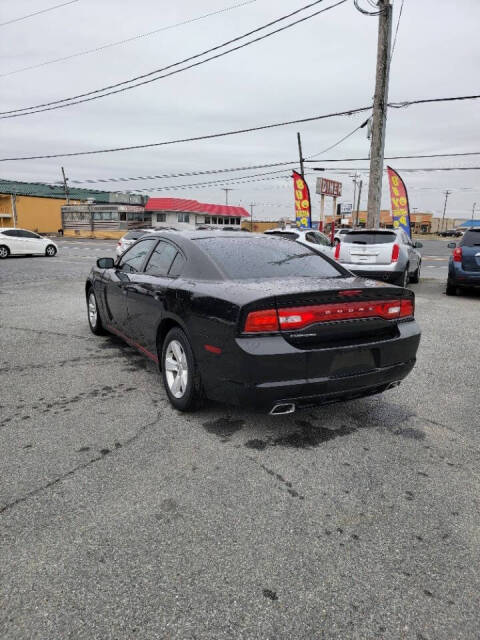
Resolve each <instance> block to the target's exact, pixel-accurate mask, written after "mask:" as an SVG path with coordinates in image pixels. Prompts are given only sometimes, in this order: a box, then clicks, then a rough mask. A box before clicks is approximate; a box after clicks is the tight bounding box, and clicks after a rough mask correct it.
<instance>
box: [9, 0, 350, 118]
mask: <svg viewBox="0 0 480 640" xmlns="http://www.w3.org/2000/svg"><path fill="white" fill-rule="evenodd" d="M321 2H324V0H315V2H311V3H310V4H307V5H305V6H303V7H301V8H300V9H296V10H295V11H292V12H290V13H289V14H286V15H284V16H281V17H280V18H277V19H275V20H272V21H270V22H268V23H266V24H264V25H262V26H260V27H257V28H256V29H253V30H251V31H249V32H246V33H244V34H242V35H240V36H237V37H236V38H232V39H231V40H227V41H225V42H223V43H221V44H219V45H216V46H215V47H211V48H210V49H206V50H205V51H202V52H200V53H197V54H195V55H193V56H190V57H188V58H184V59H183V60H180V61H178V62H175V63H173V64H170V65H167V66H165V67H161V68H159V69H154V70H153V71H149V72H148V73H144V74H142V75H139V76H135V77H133V78H130V79H128V80H123V81H121V82H117V83H115V84H111V85H106V86H104V87H101V88H100V89H94V90H92V91H88V92H85V93H80V94H77V95H75V96H70V97H69V98H62V99H59V100H53V101H50V102H44V103H40V104H37V105H31V106H29V107H21V108H19V109H10V110H8V111H0V116H1V119H5V118H15V117H21V116H24V115H31V114H33V113H41V112H43V111H52V110H56V109H63V108H65V107H68V106H72V105H74V104H80V103H83V102H90V101H92V100H98V99H100V98H104V97H106V96H109V95H113V94H117V93H122V92H124V91H129V90H130V89H134V88H136V87H139V86H142V85H145V84H149V83H151V82H156V81H157V80H161V79H163V78H167V77H169V76H172V75H175V74H178V73H182V72H183V71H187V70H188V69H192V68H194V67H198V66H200V65H202V64H205V63H206V62H210V61H211V60H215V59H217V58H221V57H223V56H226V55H228V54H229V53H232V52H234V51H238V50H240V49H243V48H244V47H248V46H250V45H251V44H254V43H256V42H260V41H261V40H265V39H266V38H269V37H270V36H272V35H275V34H277V33H280V32H282V31H285V30H286V29H290V28H291V27H293V26H296V25H297V24H300V23H302V22H305V21H306V20H310V19H311V18H314V17H315V16H317V15H319V14H321V13H324V12H326V11H329V10H330V9H333V8H335V7H337V6H339V5H342V4H345V2H347V0H339V1H338V2H337V3H335V4H333V5H330V6H329V7H326V8H325V9H320V10H318V11H316V12H314V13H312V14H310V15H308V16H304V17H303V18H299V19H298V20H295V21H293V22H291V23H289V24H287V25H285V26H283V27H279V28H278V29H274V30H273V31H270V32H269V33H266V34H264V35H262V36H258V37H257V38H253V39H252V40H249V41H248V42H244V43H242V44H240V45H237V46H235V47H232V48H231V49H227V50H226V51H222V52H221V53H217V54H215V55H213V56H210V57H208V58H205V59H203V60H200V61H198V62H195V63H192V64H189V65H187V66H185V67H182V68H181V69H176V70H173V71H169V72H168V73H165V74H163V75H160V76H157V77H155V78H152V77H150V76H152V75H156V74H158V73H161V72H163V71H166V70H168V69H172V68H173V67H178V66H179V65H182V64H185V63H186V62H189V61H191V60H195V59H197V58H199V57H202V56H205V55H207V54H209V53H212V52H213V51H217V50H218V49H222V48H224V47H226V46H228V45H230V44H232V43H234V42H238V41H239V40H243V39H244V38H246V37H248V36H250V35H252V34H254V33H258V32H259V31H262V30H264V29H267V28H268V27H270V26H272V25H274V24H277V23H278V22H282V21H283V20H287V19H288V18H290V17H292V16H294V15H296V14H298V13H300V12H301V11H305V10H307V9H309V8H311V7H313V6H315V5H317V4H319V3H321ZM143 78H149V79H148V80H144V79H143ZM137 80H141V82H136V81H137ZM133 83H135V84H133ZM124 85H129V86H124ZM116 87H121V88H116ZM110 89H114V90H112V91H110ZM96 94H101V95H96Z"/></svg>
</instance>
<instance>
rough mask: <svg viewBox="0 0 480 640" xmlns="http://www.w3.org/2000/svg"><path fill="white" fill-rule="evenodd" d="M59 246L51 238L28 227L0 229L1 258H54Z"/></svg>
mask: <svg viewBox="0 0 480 640" xmlns="http://www.w3.org/2000/svg"><path fill="white" fill-rule="evenodd" d="M57 252H58V247H57V245H56V244H55V242H53V241H52V240H51V239H50V238H45V237H43V236H40V235H39V234H38V233H34V232H33V231H28V230H27V229H18V228H5V229H0V258H8V256H20V255H29V256H47V257H49V258H53V256H56V255H57Z"/></svg>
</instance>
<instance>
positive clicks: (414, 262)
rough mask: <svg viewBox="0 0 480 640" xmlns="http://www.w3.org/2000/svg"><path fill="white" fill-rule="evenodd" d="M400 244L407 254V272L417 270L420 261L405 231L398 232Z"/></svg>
mask: <svg viewBox="0 0 480 640" xmlns="http://www.w3.org/2000/svg"><path fill="white" fill-rule="evenodd" d="M400 235H401V239H402V244H403V246H404V247H405V250H406V252H407V254H408V264H409V272H410V273H413V272H414V271H416V270H417V267H418V264H419V262H420V260H419V257H418V252H417V250H416V249H415V247H414V246H413V242H412V241H411V239H410V238H409V236H408V235H407V234H406V233H405V231H401V233H400Z"/></svg>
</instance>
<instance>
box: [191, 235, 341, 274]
mask: <svg viewBox="0 0 480 640" xmlns="http://www.w3.org/2000/svg"><path fill="white" fill-rule="evenodd" d="M269 236H270V237H269ZM269 236H263V237H253V238H252V237H245V236H240V237H238V238H225V237H223V238H222V237H216V238H199V239H198V240H196V242H198V243H199V246H200V248H201V249H203V251H205V252H206V253H207V254H208V255H209V256H210V257H211V258H212V259H213V261H214V262H215V263H216V265H217V266H218V267H219V268H220V269H221V271H222V272H223V273H224V274H225V275H226V276H227V277H228V278H229V279H231V280H249V279H263V278H285V277H301V278H305V277H316V278H339V277H345V275H349V274H348V272H347V271H345V270H344V269H342V268H341V267H338V266H336V265H334V264H332V263H331V262H329V261H328V260H327V259H326V258H324V257H323V256H321V255H319V254H318V253H316V252H315V251H312V250H311V249H309V248H308V247H306V246H304V245H301V244H298V243H296V242H291V241H290V240H284V239H283V238H278V237H271V234H269Z"/></svg>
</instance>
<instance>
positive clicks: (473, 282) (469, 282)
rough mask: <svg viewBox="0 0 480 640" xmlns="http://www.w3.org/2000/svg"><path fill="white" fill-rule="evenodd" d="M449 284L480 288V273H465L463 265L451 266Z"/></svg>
mask: <svg viewBox="0 0 480 640" xmlns="http://www.w3.org/2000/svg"><path fill="white" fill-rule="evenodd" d="M448 282H449V284H451V285H453V286H457V287H480V271H464V270H463V269H462V267H461V265H460V266H457V265H456V263H454V264H453V265H452V264H450V265H449V269H448Z"/></svg>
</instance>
